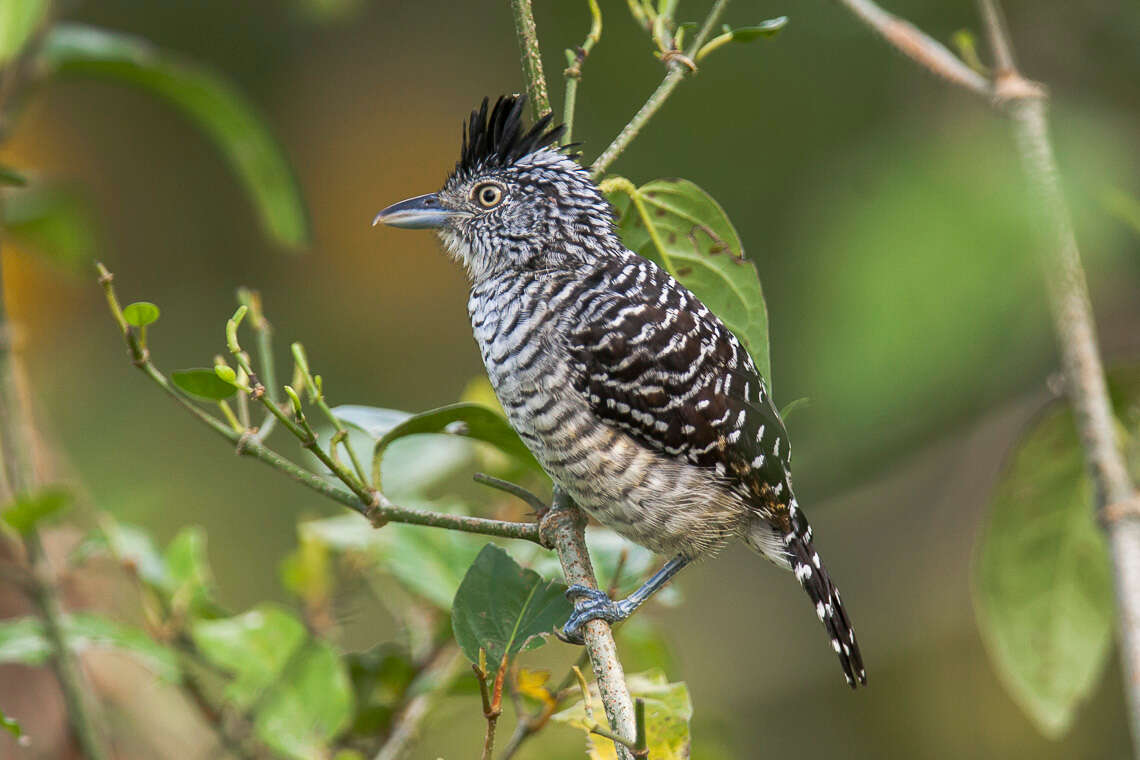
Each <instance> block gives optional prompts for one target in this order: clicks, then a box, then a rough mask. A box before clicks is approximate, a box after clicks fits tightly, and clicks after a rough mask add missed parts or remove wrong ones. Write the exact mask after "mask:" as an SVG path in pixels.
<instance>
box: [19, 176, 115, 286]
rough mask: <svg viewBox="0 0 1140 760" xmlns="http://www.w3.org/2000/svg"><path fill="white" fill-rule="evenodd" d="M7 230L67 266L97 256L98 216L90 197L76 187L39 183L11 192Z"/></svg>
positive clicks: (38, 251)
mask: <svg viewBox="0 0 1140 760" xmlns="http://www.w3.org/2000/svg"><path fill="white" fill-rule="evenodd" d="M4 231H5V233H6V234H8V235H10V236H11V237H12V239H13V240H14V241H16V243H18V244H20V245H22V246H25V247H27V248H28V249H29V250H31V251H33V252H35V253H38V254H40V255H41V256H43V257H44V258H46V259H47V260H48V261H50V262H52V263H54V264H57V265H59V266H62V267H65V268H69V269H74V268H78V267H80V266H84V265H86V264H88V263H89V262H90V261H91V260H92V259H94V257H95V249H96V247H97V243H96V240H97V233H96V225H95V219H94V216H93V215H92V212H91V207H90V204H89V203H88V200H87V197H86V196H85V195H83V194H82V193H79V192H77V191H74V190H70V189H65V188H61V187H55V186H43V185H35V186H33V187H29V188H26V189H23V190H19V191H16V192H13V193H11V194H9V195H8V196H7V197H6V198H5V202H4Z"/></svg>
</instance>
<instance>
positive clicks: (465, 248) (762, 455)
mask: <svg viewBox="0 0 1140 760" xmlns="http://www.w3.org/2000/svg"><path fill="white" fill-rule="evenodd" d="M525 102H526V98H525V96H521V95H504V96H502V97H500V98H498V99H497V100H496V101H495V103H494V105H491V104H490V102H489V99H487V98H484V99H483V101H482V103H481V105H480V106H479V107H478V108H477V109H475V110H473V111H472V112H471V115H470V117H469V118H468V119H466V120H465V121H464V124H463V130H462V143H461V153H460V158H459V160H458V162H457V163H456V164H455V168H454V170H453V171H452V172H451V173H450V175H449V176H448V177H447V179H446V181H445V182H444V184H443V187H442V189H441V190H439V191H438V192H434V193H428V194H426V195H419V196H416V197H414V198H409V199H408V200H404V201H401V202H399V203H395V204H393V205H391V206H388V207H387V208H385V209H384V210H382V211H381V212H380V213H379V214H377V215H376V217H375V219H374V220H373V225H374V226H375V225H376V224H379V223H383V224H386V225H390V226H393V227H402V228H408V229H432V230H435V232H436V233H437V234H438V236H439V238H440V240H441V241H442V243H443V247H444V249H445V250H446V251H447V253H448V254H449V255H450V256H451V257H452V258H453V259H455V260H456V261H457V262H458V263H460V264H461V265H462V266H463V267H464V268H465V269H466V271H467V276H468V280H469V285H470V290H469V295H468V300H467V309H468V315H469V316H470V320H471V326H472V330H473V332H474V336H475V340H476V343H477V344H478V347H479V350H480V353H481V354H482V358H483V363H484V365H485V367H486V370H487V376H488V378H489V379H490V382H491V385H492V387H493V388H494V390H495V394H496V395H497V397H498V399H499V401H500V403H501V405H502V407H503V410H504V412H505V413H506V416H507V418H508V421H509V422H510V424H511V426H512V427H513V428H514V429H515V431H516V432H517V433H518V435H519V437H520V438H521V439H522V441H523V442H524V443H525V444H526V446H527V447H528V448H529V449H530V450H531V452H533V454H534V456H535V458H536V459H537V460H538V462H539V463H540V464H541V465H542V467H543V469H544V470H545V471H546V473H547V474H548V475H549V476H550V478H551V480H552V481H553V482H554V484H555V487H556V488H558V489H561V491H562V492H563V493H565V494H566V495H568V496H569V497H570V498H571V499H573V501H574V502H575V503H576V504H577V505H578V506H579V507H580V508H581V509H583V510H585V511H586V512H587V513H588V514H589V515H591V516H592V517H594V518H595V519H596V520H598V521H599V522H600V523H602V524H603V525H605V526H607V527H609V528H611V529H613V530H614V531H616V532H617V533H619V534H620V535H622V536H624V537H625V538H627V539H629V540H630V541H633V542H634V543H637V544H640V545H641V546H644V547H646V548H648V549H650V550H652V551H654V552H657V553H659V554H662V555H666V556H669V557H671V559H669V560H668V561H667V562H666V563H665V564H664V566H663V567H662V568H661V570H660V571H658V572H657V573H655V574H654V575H653V576H652V577H651V578H649V579H648V580H647V581H646V583H645V584H644V585H643V586H642V587H641V588H639V589H638V590H637V591H635V592H633V593H632V594H631V595H630V596H628V597H627V598H625V599H621V600H616V601H615V600H611V599H610V598H609V597H608V596H607V595H606V594H605V593H604V592H602V591H599V590H597V589H592V588H588V587H585V586H580V585H575V586H571V587H570V588H569V589H568V591H567V594H568V596H569V598H570V599H571V600H572V601H573V604H574V611H573V614H572V615H571V616H570V618H569V619H568V620H567V622H566V624H565V625H564V626H563V627H562V629H561V631H560V632H559V635H560V637H561V638H563V639H564V640H566V641H570V642H574V643H578V644H581V643H582V629H583V627H584V625H585V623H586V622H588V621H589V620H593V619H603V620H607V621H609V622H611V623H614V622H618V621H621V620H624V619H625V618H627V617H628V616H629V615H631V614H632V613H633V611H634V610H635V609H637V608H638V607H639V606H640V605H641V604H642V603H644V602H645V600H646V599H648V598H649V597H650V596H651V595H652V594H653V593H654V592H655V591H656V590H658V589H660V588H661V587H662V586H664V585H665V584H666V583H668V582H669V580H670V579H671V578H673V577H674V576H675V575H676V573H677V572H679V571H680V570H681V569H682V568H683V567H685V566H686V565H688V564H689V563H690V562H692V561H694V560H696V559H698V558H701V557H704V556H708V555H711V554H713V553H715V552H716V550H718V549H720V548H721V547H723V546H724V545H725V544H726V543H728V542H729V541H731V540H734V539H742V540H743V541H744V542H745V543H746V544H747V545H748V546H750V547H751V548H752V549H754V550H756V551H757V552H759V553H760V554H761V555H763V556H764V557H766V558H767V559H768V560H770V561H771V562H772V563H774V564H775V565H777V566H778V567H781V568H784V569H786V570H790V571H791V572H792V573H793V574H794V575H795V577H796V579H797V580H798V581H799V583H800V585H801V586H802V587H803V589H804V590H805V591H806V592H807V595H808V596H809V597H810V599H811V602H812V605H813V606H814V608H815V613H816V615H817V617H818V618H819V620H820V621H821V622H822V623H823V625H824V626H825V628H826V630H827V633H828V637H829V639H830V643H831V647H832V649H834V651H835V653H836V654H837V655H838V657H839V662H840V665H841V666H842V668H843V674H844V676H845V678H846V679H847V683H848V684H849V685H850V686H851V687H852V688H856V687H857V686H859V685H865V684H866V683H867V674H866V670H865V668H864V665H863V657H862V654H861V653H860V650H859V645H858V643H857V642H856V639H855V630H854V628H853V627H852V625H851V620H850V618H849V617H848V614H847V611H846V610H845V608H844V606H843V602H842V601H841V600H840V597H839V590H838V589H837V588H836V586H835V584H834V583H833V582H832V580H831V576H830V575H829V574H828V572H827V569H826V568H825V566H824V564H823V562H822V561H821V560H820V557H819V553H818V552H817V551H816V550H815V547H814V544H813V537H812V529H811V526H810V525H809V524H808V521H807V518H806V516H805V515H804V512H803V510H802V509H801V508H800V505H799V504H798V502H797V501H796V497H795V495H794V494H793V491H792V478H791V448H790V446H789V442H788V432H787V429H786V428H785V426H784V423H783V421H782V420H781V418H780V415H779V413H778V412H777V410H776V408H775V406H774V405H773V402H772V398H771V396H770V395H769V391H768V388H767V385H766V384H765V381H764V378H763V377H762V376H761V375H760V373H759V372H758V371H757V369H756V365H755V363H754V362H753V360H752V358H751V357H750V356H749V354H748V352H747V351H746V350H745V349H744V347H743V346H742V345H741V343H740V341H739V340H738V339H737V338H736V336H735V335H733V333H732V331H731V330H729V329H728V328H727V327H725V325H724V323H723V322H722V321H721V320H720V319H719V318H718V317H717V316H716V315H715V314H714V313H713V312H712V311H711V310H710V309H709V308H708V307H707V306H706V305H705V304H703V303H702V302H701V301H700V300H699V299H698V298H697V297H696V296H695V295H693V293H692V292H690V291H689V290H688V289H687V288H686V287H685V286H684V285H682V284H681V283H680V282H678V281H677V280H676V279H674V278H673V277H672V276H671V275H670V274H669V273H667V272H666V271H664V270H663V269H661V268H660V267H658V266H657V265H656V264H655V263H653V262H652V261H650V260H648V259H646V258H644V257H642V256H640V255H638V254H637V253H635V252H633V251H631V250H629V249H628V248H626V247H625V246H624V245H623V244H622V241H621V239H620V237H619V235H618V232H617V229H616V226H615V212H614V208H613V207H612V206H611V205H610V203H609V201H608V200H607V199H606V197H605V195H604V194H603V193H602V192H601V190H600V189H599V188H598V186H597V185H596V184H595V183H594V182H593V181H592V179H591V177H590V173H589V171H588V170H587V169H586V168H585V167H583V166H582V165H581V164H580V163H579V160H578V159H579V156H578V154H577V153H575V152H574V148H575V147H576V146H573V145H570V146H566V145H560V144H559V140H560V138H561V136H562V134H563V132H564V127H563V126H560V125H557V126H556V125H553V123H552V122H553V116H552V114H550V113H547V114H545V115H543V116H541V117H540V118H538V119H537V120H535V122H534V123H533V124H532V125H531V126H530V127H527V126H526V125H525V123H524V119H523V109H524V105H525Z"/></svg>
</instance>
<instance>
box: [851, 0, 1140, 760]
mask: <svg viewBox="0 0 1140 760" xmlns="http://www.w3.org/2000/svg"><path fill="white" fill-rule="evenodd" d="M840 2H842V3H843V4H844V5H845V6H847V7H848V8H849V9H851V10H852V12H854V13H855V15H856V16H857V17H859V18H860V20H862V21H863V22H864V23H866V24H868V25H869V26H871V27H872V28H874V29H875V30H876V31H879V32H880V33H881V34H882V35H883V37H884V38H885V39H886V40H887V41H888V42H890V43H891V44H892V45H894V46H895V47H896V48H898V49H899V50H900V51H902V52H903V53H904V54H906V55H907V56H909V57H910V58H912V59H913V60H915V61H916V62H918V63H919V64H921V65H923V66H925V67H926V68H928V69H930V70H932V71H934V72H935V73H937V74H939V75H940V76H942V77H944V78H945V79H947V80H948V81H950V82H953V83H955V84H958V85H959V86H961V87H964V88H965V89H967V90H970V91H972V92H975V93H978V94H981V95H986V96H988V97H990V100H991V102H992V103H993V104H994V106H995V107H997V108H1000V109H1002V111H1003V112H1005V113H1007V114H1008V115H1009V116H1010V121H1011V124H1012V125H1013V132H1014V137H1015V139H1016V141H1017V147H1018V152H1019V153H1020V155H1021V162H1022V165H1023V167H1024V169H1025V172H1026V175H1027V176H1028V178H1029V182H1030V184H1031V186H1032V189H1033V192H1034V193H1035V195H1036V196H1037V200H1038V203H1039V204H1040V212H1041V216H1042V221H1043V225H1042V227H1043V229H1044V230H1046V231H1047V233H1048V235H1049V238H1050V240H1049V243H1048V244H1047V245H1046V246H1044V247H1043V260H1042V264H1043V267H1044V270H1045V280H1046V288H1047V291H1048V300H1049V308H1050V312H1051V313H1052V317H1053V329H1054V332H1055V333H1056V337H1057V342H1058V344H1059V346H1060V351H1061V364H1062V368H1063V370H1064V376H1065V390H1066V393H1067V394H1068V396H1069V402H1070V404H1071V405H1072V407H1073V415H1074V418H1075V420H1076V425H1077V430H1078V432H1079V435H1080V439H1081V445H1082V448H1083V449H1084V454H1085V461H1086V463H1087V465H1088V468H1089V471H1090V473H1091V475H1092V479H1093V482H1094V483H1095V485H1096V494H1097V496H1096V499H1097V507H1098V508H1099V510H1100V511H1101V514H1105V515H1114V516H1115V518H1116V519H1110V520H1107V521H1106V522H1107V523H1108V525H1107V528H1108V534H1109V544H1110V547H1111V555H1112V565H1113V574H1114V578H1115V582H1116V602H1117V607H1118V610H1119V613H1120V614H1119V619H1120V629H1121V653H1120V656H1121V659H1122V660H1123V662H1122V667H1123V668H1124V683H1125V690H1126V692H1127V695H1128V702H1129V707H1130V708H1131V709H1130V715H1131V717H1130V721H1131V731H1132V740H1133V743H1134V745H1136V746H1140V510H1137V509H1135V508H1133V507H1131V506H1129V505H1133V504H1135V503H1136V502H1137V499H1138V497H1137V494H1136V489H1135V486H1134V485H1133V483H1132V480H1131V478H1130V477H1129V474H1128V470H1127V467H1126V466H1125V462H1124V456H1123V454H1122V452H1121V450H1120V446H1119V440H1118V438H1117V434H1116V422H1115V416H1114V414H1113V411H1112V404H1111V401H1110V400H1109V396H1108V388H1107V383H1106V382H1105V377H1104V367H1103V365H1102V362H1101V358H1100V350H1099V348H1098V346H1097V339H1096V326H1095V322H1094V320H1093V313H1092V305H1091V303H1090V300H1089V290H1088V283H1087V282H1086V280H1085V272H1084V268H1083V266H1082V265H1081V254H1080V248H1079V247H1078V245H1077V238H1076V234H1075V233H1074V231H1073V224H1072V220H1071V217H1070V215H1069V209H1068V205H1067V204H1066V202H1065V196H1064V193H1063V192H1062V190H1061V183H1060V180H1059V179H1058V172H1057V162H1056V158H1055V157H1054V154H1053V146H1052V144H1051V143H1050V141H1049V129H1048V123H1047V119H1046V99H1045V90H1044V88H1043V87H1041V86H1040V85H1039V84H1037V83H1035V82H1032V81H1030V80H1028V79H1026V78H1025V77H1024V76H1022V74H1021V72H1020V71H1018V69H1017V64H1016V62H1015V58H1014V54H1013V45H1012V43H1011V42H1010V38H1009V33H1008V32H1007V30H1006V27H1005V20H1004V18H1003V16H1002V13H1001V9H1000V7H999V6H998V4H997V2H996V0H978V6H979V10H980V12H981V15H982V20H983V23H984V24H985V27H986V36H987V38H988V40H989V43H990V47H991V48H992V52H993V55H994V59H995V64H996V71H995V72H994V81H993V82H992V83H991V82H989V81H986V80H985V79H984V78H981V77H980V75H979V74H977V73H976V72H974V71H973V70H972V69H969V68H968V67H966V66H965V64H963V63H962V62H961V61H960V60H958V59H957V58H955V57H954V56H953V55H952V54H950V53H949V51H947V50H946V49H945V48H943V47H942V46H941V45H939V44H938V43H937V42H934V41H933V40H931V39H930V38H929V37H927V36H926V35H924V34H923V33H922V32H920V31H919V30H917V29H915V28H914V27H913V26H911V25H910V24H908V23H906V22H905V21H901V20H899V19H897V18H895V17H894V16H891V15H890V14H888V13H886V12H885V11H883V10H882V9H881V8H879V7H878V6H877V5H875V4H874V3H873V2H871V1H870V0H840ZM900 30H902V32H901V33H900ZM979 79H980V80H981V81H979Z"/></svg>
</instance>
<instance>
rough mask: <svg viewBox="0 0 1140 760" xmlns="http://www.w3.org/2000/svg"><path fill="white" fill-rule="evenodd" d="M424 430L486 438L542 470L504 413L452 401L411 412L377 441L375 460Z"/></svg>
mask: <svg viewBox="0 0 1140 760" xmlns="http://www.w3.org/2000/svg"><path fill="white" fill-rule="evenodd" d="M422 433H446V434H449V435H458V436H463V437H465V438H472V439H474V440H478V441H484V442H485V443H489V444H491V445H493V446H495V447H497V448H498V449H499V450H501V451H502V452H504V453H505V454H508V455H510V456H511V457H513V458H514V459H516V460H518V461H519V462H522V463H525V464H527V465H528V466H529V467H531V468H533V469H534V470H540V469H541V468H540V467H539V465H538V462H537V461H535V459H534V455H533V454H531V453H530V450H529V449H528V448H527V447H526V445H525V444H524V443H523V442H522V439H520V438H519V436H518V433H516V432H515V431H514V429H513V428H512V427H511V426H510V425H509V424H507V421H506V420H505V419H503V417H502V416H500V415H499V414H496V413H495V412H493V411H492V410H490V409H488V408H487V407H485V406H481V405H479V404H467V403H459V404H450V405H448V406H443V407H440V408H439V409H432V410H431V411H427V412H421V413H420V414H414V415H412V416H411V417H409V418H408V419H406V420H404V421H403V422H401V423H399V424H398V425H396V426H395V427H393V428H391V429H390V430H388V432H386V433H385V434H384V435H383V436H382V437H381V438H380V440H378V441H377V442H376V447H375V448H374V449H373V452H372V456H373V458H374V459H376V458H382V457H383V456H384V450H385V449H386V448H387V447H388V446H389V445H390V444H391V443H392V442H393V441H396V440H398V439H400V438H403V437H406V436H410V435H419V434H422ZM378 485H379V484H378Z"/></svg>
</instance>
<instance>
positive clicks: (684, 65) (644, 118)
mask: <svg viewBox="0 0 1140 760" xmlns="http://www.w3.org/2000/svg"><path fill="white" fill-rule="evenodd" d="M727 5H728V0H716V3H714V4H713V7H712V9H711V10H709V15H708V16H707V17H705V22H704V24H702V25H701V29H700V31H699V32H697V36H696V37H694V38H693V42H692V43H691V44H690V45H689V49H688V50H687V51H686V52H685V54H684V55H683V56H681V55H673V56H666V60H667V61H668V66H669V73H667V74H666V75H665V78H664V79H663V80H661V84H659V85H658V86H657V89H656V90H654V91H653V94H652V95H650V96H649V100H647V101H645V105H643V106H642V107H641V109H640V110H639V111H638V112H637V113H636V114H634V116H633V118H632V119H630V121H629V123H628V124H626V125H625V126H624V127H623V128H622V130H621V132H619V133H618V136H617V137H615V138H614V141H613V142H612V143H610V144H609V147H607V148H606V149H605V150H603V151H602V155H600V156H598V157H597V159H595V160H594V164H593V166H591V167H590V176H591V177H593V179H594V180H595V181H597V179H598V178H599V177H601V176H602V175H603V174H605V172H606V169H608V168H609V167H610V165H611V164H612V163H613V162H614V161H615V160H617V157H618V156H620V155H621V153H622V151H624V150H625V149H626V148H628V147H629V144H630V143H631V142H633V138H635V137H637V136H638V134H640V133H641V130H642V128H643V127H644V126H645V125H646V123H648V122H649V120H650V119H651V118H653V115H654V114H655V113H657V111H658V110H660V108H661V106H663V105H664V104H665V101H666V100H668V99H669V96H670V95H672V94H673V90H675V89H677V85H679V84H680V83H681V80H682V79H684V78H685V73H686V72H687V71H692V70H695V69H694V68H690V67H692V66H693V64H692V61H693V59H694V58H695V57H696V55H697V51H699V50H700V49H701V46H703V45H704V44H705V40H707V39H708V37H709V34H711V33H712V29H713V27H714V26H716V23H717V21H719V20H720V17H721V14H722V13H724V9H725V7H726V6H727ZM674 52H675V51H674Z"/></svg>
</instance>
